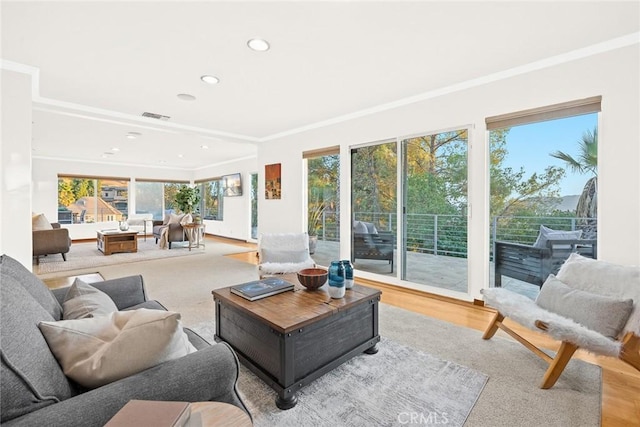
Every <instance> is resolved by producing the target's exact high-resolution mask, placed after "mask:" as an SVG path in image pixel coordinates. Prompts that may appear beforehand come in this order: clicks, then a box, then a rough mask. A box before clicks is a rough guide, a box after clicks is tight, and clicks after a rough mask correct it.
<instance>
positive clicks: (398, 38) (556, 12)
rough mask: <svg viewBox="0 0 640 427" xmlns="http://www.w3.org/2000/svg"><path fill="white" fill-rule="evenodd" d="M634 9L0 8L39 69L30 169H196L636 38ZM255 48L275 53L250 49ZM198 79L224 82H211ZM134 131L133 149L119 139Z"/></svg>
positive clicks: (8, 36)
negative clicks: (302, 132) (357, 116)
mask: <svg viewBox="0 0 640 427" xmlns="http://www.w3.org/2000/svg"><path fill="white" fill-rule="evenodd" d="M639 5H640V3H639V2H637V1H632V2H629V1H625V2H608V1H602V2H592V1H591V2H576V1H570V2H479V1H474V2H457V1H454V2H451V1H449V2H436V1H423V2H400V1H386V2H383V1H378V2H363V1H352V2H324V1H323V2H306V1H299V2H268V1H260V2H169V1H155V2H150V1H143V2H126V1H118V2H55V1H52V2H43V1H40V2H29V1H19V2H9V1H4V0H3V1H2V4H1V6H2V9H1V14H2V16H1V19H2V59H3V60H4V61H5V62H3V64H4V65H5V66H6V65H7V64H9V63H8V62H6V61H11V66H13V67H22V66H28V67H35V69H37V70H39V79H38V78H37V77H38V76H36V78H37V80H38V82H39V94H38V96H36V98H35V100H34V101H35V102H34V115H33V117H34V125H33V126H34V128H33V129H34V130H33V147H34V150H35V151H34V156H36V157H48V158H69V159H76V160H81V161H96V162H114V163H121V164H132V165H133V164H135V165H152V166H160V165H162V166H167V167H177V168H187V169H195V168H200V167H205V166H207V165H212V164H218V163H222V162H226V161H230V160H232V159H236V158H246V157H251V156H254V155H255V152H256V146H257V144H260V143H262V142H264V141H267V140H269V139H273V138H275V137H277V136H278V135H281V134H284V133H293V132H295V131H296V130H298V129H301V128H303V127H304V128H307V127H310V126H314V125H320V124H321V122H324V121H328V120H333V119H336V118H340V117H342V116H346V115H349V114H352V113H356V112H361V111H363V110H368V109H375V108H381V107H380V106H383V105H385V104H388V103H392V102H396V101H401V100H403V99H405V98H408V97H414V96H416V95H420V94H424V93H427V92H430V91H434V90H438V89H442V88H446V87H451V86H452V85H456V84H461V83H464V82H468V81H470V80H474V79H480V78H483V77H485V76H489V75H493V74H494V73H498V72H503V71H506V70H510V69H513V68H514V67H522V66H526V65H527V64H531V63H533V62H536V61H540V60H543V59H545V58H549V57H553V56H557V55H563V54H566V53H568V52H571V51H574V50H576V49H582V48H586V47H590V46H593V45H596V44H598V43H604V42H609V41H611V40H613V39H616V38H619V37H624V36H628V35H630V34H633V33H637V32H638V31H639V30H640V23H639V22H640V18H639V14H640V8H639ZM253 37H262V38H265V39H266V40H268V41H269V42H270V43H271V49H270V50H269V51H267V52H254V51H251V50H250V49H248V48H247V45H246V42H247V40H249V39H250V38H253ZM203 74H213V75H215V76H217V77H219V78H220V80H221V82H220V83H219V84H218V85H213V86H212V85H207V84H205V83H203V82H201V81H200V79H199V78H200V76H201V75H203ZM179 93H189V94H192V95H194V96H195V97H196V98H197V99H196V100H195V101H182V100H180V99H178V98H177V96H176V95H177V94H179ZM145 111H146V112H153V113H158V114H162V115H166V116H170V117H171V119H170V120H169V121H167V122H163V121H158V120H155V119H147V118H143V117H141V114H142V113H143V112H145ZM130 131H136V132H140V133H142V137H141V138H138V139H136V140H129V139H126V138H125V134H126V133H127V132H130ZM202 145H207V146H208V147H209V149H207V150H204V149H201V148H200V147H201V146H202ZM113 147H117V148H119V149H120V151H118V152H117V153H115V154H111V155H106V158H103V156H105V155H104V154H103V153H104V152H108V151H110V150H111V149H112V148H113ZM178 154H182V157H178Z"/></svg>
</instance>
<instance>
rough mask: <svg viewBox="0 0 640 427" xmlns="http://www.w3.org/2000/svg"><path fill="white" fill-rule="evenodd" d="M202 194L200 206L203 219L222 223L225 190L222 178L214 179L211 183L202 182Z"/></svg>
mask: <svg viewBox="0 0 640 427" xmlns="http://www.w3.org/2000/svg"><path fill="white" fill-rule="evenodd" d="M199 185H200V194H202V195H203V197H202V200H201V205H200V213H201V215H202V219H210V220H215V221H222V219H223V200H224V197H223V196H224V189H223V187H222V178H213V179H211V180H209V181H204V182H201V183H200V184H199Z"/></svg>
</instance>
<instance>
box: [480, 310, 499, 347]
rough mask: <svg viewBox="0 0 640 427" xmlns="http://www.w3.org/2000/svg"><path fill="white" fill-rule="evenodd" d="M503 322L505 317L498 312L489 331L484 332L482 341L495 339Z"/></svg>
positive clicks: (490, 324)
mask: <svg viewBox="0 0 640 427" xmlns="http://www.w3.org/2000/svg"><path fill="white" fill-rule="evenodd" d="M503 320H504V316H503V315H502V314H500V312H496V314H495V316H493V320H491V323H489V326H488V327H487V330H486V331H484V335H482V339H483V340H488V339H489V338H491V337H493V336H494V335H495V334H496V332H497V331H498V328H499V327H500V326H499V325H500V322H502V321H503Z"/></svg>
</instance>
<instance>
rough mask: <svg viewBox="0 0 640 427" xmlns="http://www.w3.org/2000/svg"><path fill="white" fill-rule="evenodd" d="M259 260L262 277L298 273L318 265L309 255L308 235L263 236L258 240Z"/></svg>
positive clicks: (282, 234)
mask: <svg viewBox="0 0 640 427" xmlns="http://www.w3.org/2000/svg"><path fill="white" fill-rule="evenodd" d="M258 259H259V264H258V272H259V274H260V277H264V276H265V275H270V274H286V273H296V272H298V271H300V270H302V269H304V268H309V267H315V265H316V263H315V262H314V261H313V259H312V258H311V255H309V235H308V234H307V233H265V234H261V235H260V238H259V240H258Z"/></svg>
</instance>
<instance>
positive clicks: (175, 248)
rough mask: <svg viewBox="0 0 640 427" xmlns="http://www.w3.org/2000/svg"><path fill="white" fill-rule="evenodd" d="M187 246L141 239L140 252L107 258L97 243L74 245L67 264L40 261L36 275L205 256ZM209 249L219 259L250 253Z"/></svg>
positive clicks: (215, 245)
mask: <svg viewBox="0 0 640 427" xmlns="http://www.w3.org/2000/svg"><path fill="white" fill-rule="evenodd" d="M185 245H186V243H185V244H181V243H180V242H176V243H172V245H171V247H172V249H160V247H159V246H158V245H157V244H156V243H155V239H153V238H147V240H146V241H145V240H144V239H138V251H137V252H135V253H115V254H111V255H104V254H103V253H102V252H100V251H99V250H98V248H97V245H96V243H95V242H86V243H74V244H72V245H71V248H70V250H69V253H68V254H67V260H66V261H63V260H62V256H60V255H59V254H57V255H49V256H46V257H40V264H39V265H36V264H35V263H34V265H33V272H34V273H35V274H37V275H42V274H48V273H57V272H60V271H70V270H80V269H86V268H96V267H102V266H107V265H116V264H126V263H131V262H140V261H149V260H154V259H162V258H175V257H183V256H197V255H202V254H203V253H204V251H205V250H203V249H202V248H193V249H192V250H189V249H188V248H187V247H186V246H185ZM206 246H207V247H206V252H207V253H214V254H216V255H227V254H231V253H238V252H246V251H247V250H249V249H247V248H243V247H241V246H235V245H228V244H225V243H219V242H210V241H207V242H206Z"/></svg>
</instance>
